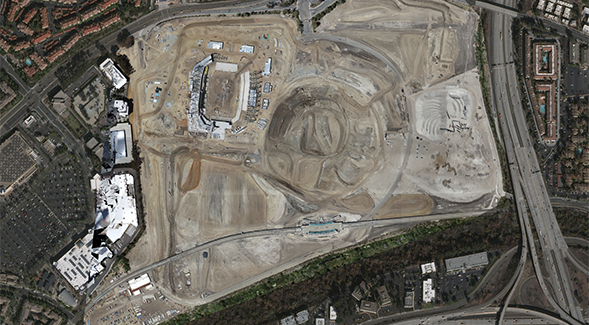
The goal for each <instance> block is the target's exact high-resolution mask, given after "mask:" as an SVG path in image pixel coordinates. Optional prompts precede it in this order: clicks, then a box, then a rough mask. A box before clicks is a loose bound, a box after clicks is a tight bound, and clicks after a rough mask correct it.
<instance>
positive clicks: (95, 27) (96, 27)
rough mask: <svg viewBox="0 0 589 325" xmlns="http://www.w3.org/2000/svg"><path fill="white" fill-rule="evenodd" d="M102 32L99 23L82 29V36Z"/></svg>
mask: <svg viewBox="0 0 589 325" xmlns="http://www.w3.org/2000/svg"><path fill="white" fill-rule="evenodd" d="M99 30H100V25H98V24H97V23H93V24H90V25H88V26H84V27H83V28H82V36H86V35H88V34H92V33H95V32H97V31H99Z"/></svg>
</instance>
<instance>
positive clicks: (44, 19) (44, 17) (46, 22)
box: [40, 7, 49, 29]
mask: <svg viewBox="0 0 589 325" xmlns="http://www.w3.org/2000/svg"><path fill="white" fill-rule="evenodd" d="M40 12H41V27H42V28H43V29H45V28H49V17H48V16H47V7H43V8H41V10H40Z"/></svg>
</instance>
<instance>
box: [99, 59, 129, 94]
mask: <svg viewBox="0 0 589 325" xmlns="http://www.w3.org/2000/svg"><path fill="white" fill-rule="evenodd" d="M100 70H102V72H104V74H105V75H106V77H107V78H108V79H109V80H110V82H111V83H112V85H113V87H115V88H116V89H120V88H121V87H123V86H124V85H125V84H126V83H127V78H125V76H124V75H123V73H122V72H121V71H119V69H117V67H116V66H115V64H114V62H112V60H111V59H106V60H104V62H102V64H101V65H100Z"/></svg>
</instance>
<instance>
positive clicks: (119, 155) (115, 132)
mask: <svg viewBox="0 0 589 325" xmlns="http://www.w3.org/2000/svg"><path fill="white" fill-rule="evenodd" d="M110 142H111V148H113V149H114V151H115V165H117V164H126V163H129V162H131V161H133V152H132V150H133V133H132V132H131V124H129V123H118V124H117V125H115V126H114V127H112V128H111V129H110Z"/></svg>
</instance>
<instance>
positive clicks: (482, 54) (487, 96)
mask: <svg viewBox="0 0 589 325" xmlns="http://www.w3.org/2000/svg"><path fill="white" fill-rule="evenodd" d="M475 55H476V59H477V65H478V67H479V82H480V83H481V89H482V91H483V101H484V103H485V110H486V112H487V118H488V119H489V124H490V125H491V130H492V131H493V137H494V138H495V145H496V146H497V153H498V154H499V160H500V163H501V174H502V175H503V189H504V191H505V192H507V193H513V185H512V184H511V178H510V175H511V174H510V173H509V166H508V163H507V155H506V154H505V150H504V148H503V145H502V144H501V140H500V139H499V133H498V130H497V125H495V118H494V116H495V111H494V109H493V103H492V101H491V91H490V88H489V82H488V80H487V78H489V77H490V76H488V75H487V67H488V61H487V47H486V45H485V32H484V29H483V17H481V19H479V25H478V29H477V34H476V48H475Z"/></svg>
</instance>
